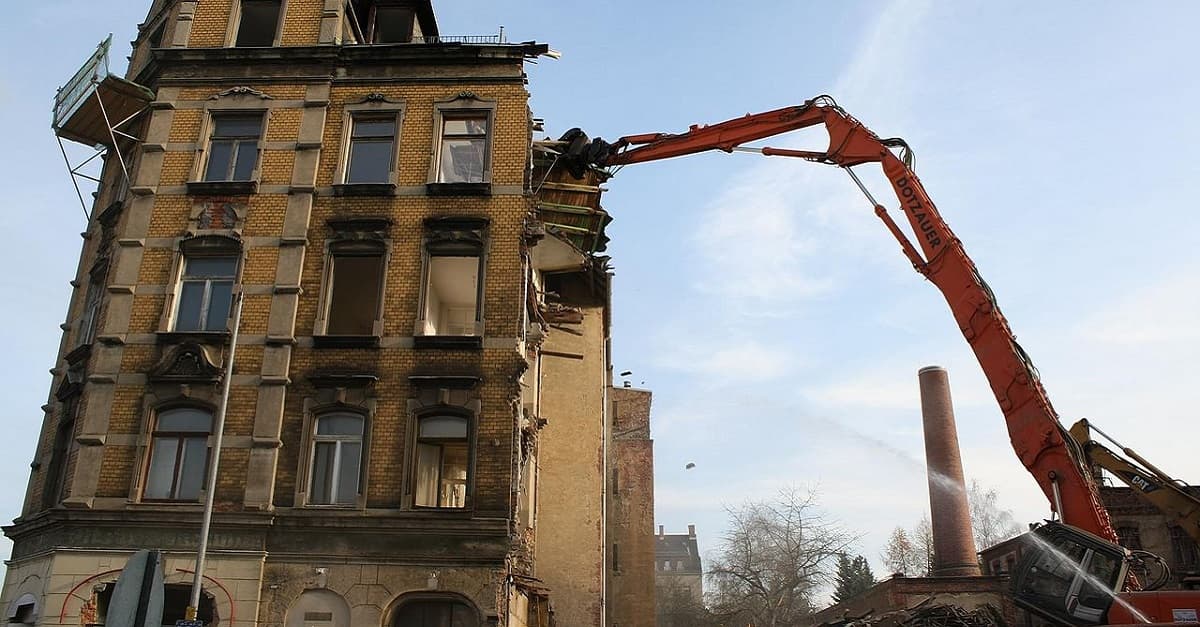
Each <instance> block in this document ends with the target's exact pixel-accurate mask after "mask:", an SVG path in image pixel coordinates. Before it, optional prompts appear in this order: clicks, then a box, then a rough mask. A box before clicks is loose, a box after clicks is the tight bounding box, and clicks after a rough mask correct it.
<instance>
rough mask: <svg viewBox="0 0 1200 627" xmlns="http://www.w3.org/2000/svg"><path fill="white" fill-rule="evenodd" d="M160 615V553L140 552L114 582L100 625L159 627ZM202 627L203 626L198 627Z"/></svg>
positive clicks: (161, 604)
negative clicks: (110, 597)
mask: <svg viewBox="0 0 1200 627" xmlns="http://www.w3.org/2000/svg"><path fill="white" fill-rule="evenodd" d="M162 615H163V567H162V554H161V553H159V552H158V551H148V550H146V549H142V550H141V551H138V552H137V553H134V554H133V557H130V558H129V561H128V562H126V563H125V570H122V571H121V577H120V578H119V579H117V587H116V588H114V589H113V594H112V600H111V601H109V602H108V613H107V614H105V615H104V624H105V625H111V626H113V627H126V626H128V627H161V625H162ZM201 627H203V625H201Z"/></svg>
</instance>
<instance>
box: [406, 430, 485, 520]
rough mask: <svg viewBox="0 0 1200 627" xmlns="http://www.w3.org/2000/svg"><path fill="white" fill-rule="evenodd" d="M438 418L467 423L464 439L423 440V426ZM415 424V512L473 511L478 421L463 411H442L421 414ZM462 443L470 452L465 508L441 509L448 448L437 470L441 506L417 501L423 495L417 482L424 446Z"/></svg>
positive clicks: (439, 461)
mask: <svg viewBox="0 0 1200 627" xmlns="http://www.w3.org/2000/svg"><path fill="white" fill-rule="evenodd" d="M435 418H455V419H459V420H463V421H464V422H465V424H466V426H465V429H466V435H465V436H464V437H462V438H426V437H422V436H421V423H422V422H424V421H425V420H430V419H435ZM413 424H414V436H415V437H414V438H413V454H412V480H413V491H412V492H413V508H414V509H421V510H435V511H462V510H466V509H469V508H471V502H472V492H473V490H472V484H473V479H474V474H475V472H474V471H475V464H474V459H475V438H474V432H475V428H474V427H475V419H474V417H473V416H471V415H468V414H467V413H465V412H462V411H461V410H458V411H455V410H450V411H446V410H445V408H442V409H441V410H437V411H425V412H422V413H420V414H418V415H417V416H416V420H415V421H414V423H413ZM460 441H461V443H462V445H463V446H464V448H465V449H466V472H467V476H466V477H465V478H464V479H463V502H462V504H461V505H441V504H440V501H441V487H442V472H443V470H444V469H445V465H446V459H445V449H444V448H443V449H442V452H441V454H440V455H439V457H438V468H437V472H438V480H437V495H435V500H436V501H438V503H439V504H436V505H424V504H421V503H419V502H418V499H417V495H418V493H419V488H418V486H417V482H418V477H419V476H420V467H421V454H420V450H421V445H422V444H444V443H446V442H460Z"/></svg>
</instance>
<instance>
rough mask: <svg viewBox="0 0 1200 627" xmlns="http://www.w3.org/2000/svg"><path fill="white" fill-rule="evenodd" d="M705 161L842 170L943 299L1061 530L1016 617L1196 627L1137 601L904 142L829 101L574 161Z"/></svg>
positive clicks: (1083, 467) (1073, 447)
mask: <svg viewBox="0 0 1200 627" xmlns="http://www.w3.org/2000/svg"><path fill="white" fill-rule="evenodd" d="M813 126H823V127H824V128H825V130H826V131H828V133H829V148H828V149H827V150H825V151H823V152H818V151H810V150H793V149H785V148H769V147H748V146H745V144H747V143H748V142H753V141H756V140H762V139H765V138H768V137H773V136H776V135H780V134H783V133H787V132H790V131H795V130H798V129H803V128H808V127H813ZM577 139H579V138H577ZM584 141H586V139H584ZM711 150H721V151H725V152H734V151H738V152H756V153H759V154H762V155H765V156H773V157H775V156H777V157H792V158H798V159H803V160H806V161H812V162H815V163H823V164H828V165H833V166H837V167H840V168H842V169H843V170H844V171H845V172H846V173H847V174H849V176H850V178H851V179H852V180H853V181H854V183H855V184H856V185H857V186H858V187H859V189H861V190H862V192H863V194H864V196H866V198H867V200H868V201H869V202H870V204H871V205H872V209H873V210H874V212H875V214H876V215H877V216H879V218H880V220H882V221H883V224H884V226H885V227H886V228H887V229H888V231H890V232H891V234H892V235H893V236H894V237H895V238H896V240H897V242H899V244H900V250H901V252H903V253H904V255H905V257H907V259H908V260H909V261H910V262H911V263H912V266H913V268H914V269H916V271H917V272H919V273H920V274H921V275H922V276H924V277H925V278H926V279H928V280H929V281H930V282H932V283H933V284H934V285H935V286H937V288H938V289H939V290H940V291H941V293H942V295H943V296H944V297H945V299H946V302H947V304H949V306H950V311H951V313H952V314H953V315H954V319H955V321H956V322H957V323H958V327H959V329H960V330H961V331H962V333H963V336H964V337H965V338H966V340H967V342H968V343H969V344H970V346H971V349H972V350H973V351H974V353H975V356H976V358H977V359H978V360H979V364H980V366H982V368H983V371H984V374H985V375H986V376H987V380H988V383H989V384H990V386H991V388H992V392H993V394H994V395H995V397H996V400H997V402H999V404H1000V409H1001V411H1002V412H1003V414H1004V419H1005V421H1006V423H1007V426H1008V433H1009V438H1010V440H1011V442H1012V445H1013V448H1014V449H1015V451H1016V453H1017V457H1018V458H1020V460H1021V463H1022V464H1024V466H1025V468H1026V469H1028V470H1029V472H1030V474H1032V475H1033V477H1034V479H1035V480H1036V481H1037V483H1038V485H1039V486H1040V487H1041V489H1042V492H1043V493H1044V494H1045V495H1046V497H1047V499H1049V501H1050V505H1051V508H1052V510H1053V512H1054V513H1055V515H1056V518H1057V520H1056V521H1054V522H1048V523H1047V524H1045V525H1043V526H1041V527H1039V528H1038V529H1036V530H1035V531H1033V532H1031V533H1029V534H1026V538H1025V541H1024V544H1023V549H1022V558H1021V560H1020V562H1019V563H1018V565H1017V568H1016V570H1015V572H1014V573H1013V576H1012V585H1013V588H1012V593H1013V596H1014V600H1015V602H1016V603H1017V604H1018V605H1020V606H1022V607H1024V608H1026V609H1028V610H1030V611H1031V612H1034V613H1036V614H1038V615H1040V616H1042V617H1044V618H1046V619H1048V620H1051V621H1053V622H1056V623H1060V624H1067V625H1100V624H1110V625H1111V624H1123V623H1151V622H1153V623H1171V622H1179V623H1184V622H1196V615H1197V612H1200V592H1195V591H1157V592H1151V591H1144V590H1139V589H1138V588H1139V586H1138V584H1137V579H1136V578H1135V577H1133V576H1131V575H1130V574H1129V568H1130V563H1131V561H1132V556H1131V554H1130V552H1129V551H1127V550H1126V549H1124V548H1122V547H1121V546H1120V545H1119V544H1118V543H1117V535H1116V532H1115V531H1114V530H1113V527H1112V524H1111V522H1110V520H1109V516H1108V512H1107V511H1106V510H1105V509H1104V506H1103V504H1102V503H1101V501H1100V496H1099V490H1098V489H1097V486H1096V484H1095V481H1094V480H1093V477H1092V473H1091V472H1090V471H1089V469H1088V466H1087V462H1086V457H1085V455H1084V453H1083V451H1082V450H1081V449H1080V447H1079V446H1078V444H1077V443H1076V442H1075V440H1074V439H1073V438H1072V437H1071V436H1070V434H1069V433H1068V432H1067V430H1066V429H1065V428H1064V427H1063V425H1062V424H1061V423H1060V421H1059V418H1058V414H1057V413H1056V412H1055V410H1054V407H1053V406H1052V405H1051V404H1050V399H1049V397H1048V396H1047V395H1046V390H1045V389H1044V388H1043V387H1042V384H1041V381H1040V379H1039V376H1038V371H1037V369H1036V368H1034V366H1033V363H1032V362H1031V361H1030V359H1029V356H1028V355H1027V354H1026V353H1025V351H1024V350H1023V349H1022V348H1021V346H1020V345H1019V344H1018V343H1017V340H1016V337H1015V336H1014V335H1013V332H1012V330H1011V329H1010V328H1009V325H1008V321H1007V320H1006V319H1005V317H1004V315H1003V314H1002V313H1001V312H1000V307H999V305H998V304H997V302H996V298H995V295H994V294H993V293H992V290H991V289H990V288H989V287H988V285H987V283H986V282H984V280H983V278H982V277H981V276H980V274H979V271H978V269H977V268H976V267H975V264H974V262H972V261H971V258H970V257H969V256H968V255H967V253H966V251H965V250H964V248H963V245H962V242H961V241H959V239H958V238H957V237H956V236H955V235H954V232H953V231H951V230H950V227H949V226H948V225H947V224H946V222H945V221H944V220H943V219H942V216H941V214H940V213H938V210H937V208H936V207H935V206H934V204H933V201H932V200H930V198H929V195H928V194H927V193H926V191H925V188H924V186H922V184H921V181H920V179H918V178H917V175H916V174H915V173H914V172H913V168H912V151H911V149H910V148H909V146H908V145H907V144H906V143H905V142H904V141H903V140H901V139H895V138H892V139H882V138H880V137H878V136H877V135H875V133H873V132H871V131H870V130H868V129H867V128H866V127H865V126H864V125H863V124H862V123H861V122H859V121H858V120H856V119H854V117H852V116H851V115H849V114H848V113H847V112H846V111H845V110H843V109H842V108H841V107H839V106H838V105H837V103H835V102H834V101H833V99H832V98H829V97H828V96H821V97H818V98H815V99H813V100H810V101H808V102H806V103H804V104H802V105H798V106H790V107H785V108H782V109H776V110H774V111H768V112H765V113H757V114H752V115H747V116H745V117H741V118H737V119H733V120H729V121H726V122H721V123H718V124H712V125H706V126H692V127H691V128H690V129H689V130H688V131H686V132H683V133H679V134H666V133H648V134H642V135H630V136H627V137H622V138H621V139H619V140H617V141H616V142H615V143H613V144H607V143H605V142H603V141H602V140H599V139H597V140H593V141H592V142H591V143H589V144H586V145H585V146H582V149H581V150H577V151H576V152H577V153H581V154H583V155H585V158H586V159H587V160H589V161H590V162H592V163H593V164H595V165H599V166H604V167H610V168H613V167H616V166H624V165H630V164H636V163H644V162H648V161H657V160H661V159H669V158H672V157H679V156H684V155H690V154H695V153H700V152H706V151H711ZM871 163H876V164H879V166H880V167H882V169H883V174H884V175H885V176H886V177H887V179H888V181H889V182H890V183H891V186H892V190H893V191H894V192H895V194H896V197H897V199H898V200H899V205H900V207H899V208H900V210H901V211H902V212H903V213H904V216H905V218H906V219H907V222H908V224H909V225H910V226H911V228H912V232H913V233H914V234H915V236H916V237H915V239H916V242H915V243H914V242H913V241H912V240H911V239H910V238H909V237H908V235H907V234H906V233H905V231H904V230H902V229H901V227H900V225H899V224H897V222H896V221H895V220H894V219H893V218H892V217H891V215H890V214H889V213H888V210H887V209H886V208H885V207H884V205H883V204H882V203H880V202H878V201H877V200H876V199H875V198H874V196H872V195H871V192H870V190H868V188H867V187H866V186H865V185H864V184H863V182H862V180H861V179H860V178H859V177H858V175H857V174H856V173H855V172H854V170H853V168H854V167H856V166H861V165H866V164H871Z"/></svg>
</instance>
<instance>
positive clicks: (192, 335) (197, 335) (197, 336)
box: [158, 330, 231, 344]
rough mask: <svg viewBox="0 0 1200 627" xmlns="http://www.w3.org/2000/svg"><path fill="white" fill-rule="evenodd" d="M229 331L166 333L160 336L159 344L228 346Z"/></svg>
mask: <svg viewBox="0 0 1200 627" xmlns="http://www.w3.org/2000/svg"><path fill="white" fill-rule="evenodd" d="M230 335H231V334H230V333H229V331H226V330H221V331H164V332H161V333H159V334H158V343H159V344H185V343H189V342H190V343H195V344H227V343H229V338H230Z"/></svg>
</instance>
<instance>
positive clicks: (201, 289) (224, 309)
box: [174, 256, 238, 332]
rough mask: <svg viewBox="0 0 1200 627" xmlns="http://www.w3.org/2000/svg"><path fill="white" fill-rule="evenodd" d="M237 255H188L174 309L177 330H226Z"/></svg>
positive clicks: (231, 301)
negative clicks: (177, 302)
mask: <svg viewBox="0 0 1200 627" xmlns="http://www.w3.org/2000/svg"><path fill="white" fill-rule="evenodd" d="M237 265H238V258H237V257H234V256H228V257H225V256H221V257H208V256H185V257H184V260H183V275H182V277H181V278H180V281H179V283H180V285H179V305H178V306H177V307H176V309H175V324H174V330H175V331H176V332H189V331H224V330H225V329H226V328H227V327H228V324H229V313H230V310H231V307H232V305H233V283H234V280H235V279H236V277H237Z"/></svg>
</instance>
